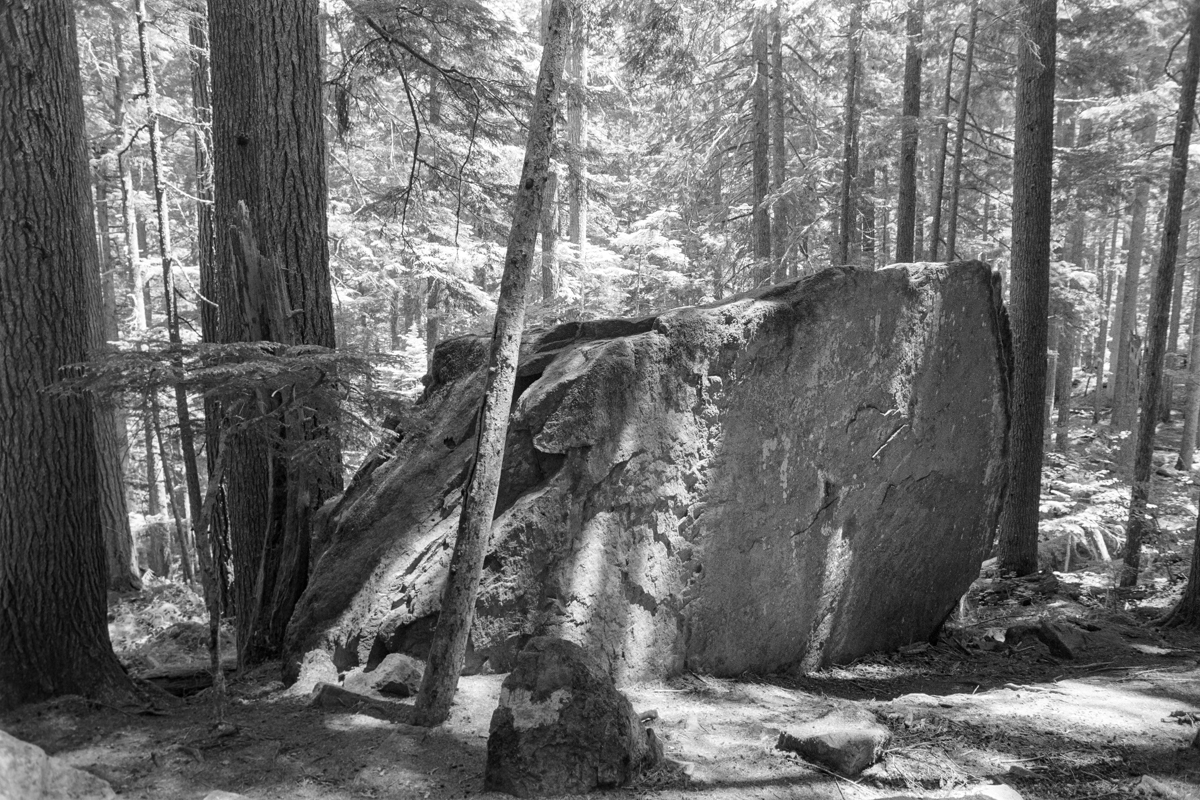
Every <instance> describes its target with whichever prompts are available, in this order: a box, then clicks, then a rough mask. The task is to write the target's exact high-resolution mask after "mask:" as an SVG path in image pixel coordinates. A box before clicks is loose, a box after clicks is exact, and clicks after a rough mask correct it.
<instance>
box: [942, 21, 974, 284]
mask: <svg viewBox="0 0 1200 800" xmlns="http://www.w3.org/2000/svg"><path fill="white" fill-rule="evenodd" d="M978 24H979V0H975V2H974V4H973V5H972V6H971V23H970V28H969V29H968V32H967V54H966V60H965V62H964V63H963V76H962V89H960V90H959V95H958V124H957V127H956V129H955V132H954V170H953V172H951V174H950V209H949V212H950V213H949V214H948V219H947V226H946V227H947V229H946V260H947V261H954V260H955V259H957V258H958V250H957V243H958V197H959V191H960V189H961V187H962V162H963V143H964V142H965V141H966V137H967V110H968V108H969V107H970V105H971V71H972V69H973V68H974V66H975V31H976V28H977V27H978Z"/></svg>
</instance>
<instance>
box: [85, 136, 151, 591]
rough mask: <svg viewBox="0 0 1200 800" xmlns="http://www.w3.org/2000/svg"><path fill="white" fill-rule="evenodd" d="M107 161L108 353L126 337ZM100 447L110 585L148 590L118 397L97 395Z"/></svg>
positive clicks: (103, 214)
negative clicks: (128, 492)
mask: <svg viewBox="0 0 1200 800" xmlns="http://www.w3.org/2000/svg"><path fill="white" fill-rule="evenodd" d="M111 160H112V159H108V158H104V159H102V160H101V162H100V165H99V167H98V169H97V170H96V225H97V227H98V228H99V234H100V237H99V242H98V244H99V254H100V299H101V305H100V307H98V308H96V309H95V310H94V313H95V315H96V317H97V324H98V325H99V326H100V331H99V332H98V333H97V336H98V338H99V341H100V342H102V343H103V344H102V347H103V350H104V351H108V350H109V349H110V345H109V344H108V343H109V342H115V341H117V340H118V339H120V338H121V332H120V329H119V326H118V321H117V292H116V276H117V261H118V259H117V258H116V256H115V254H114V253H113V252H112V246H111V242H112V237H110V236H109V215H108V172H107V169H106V164H107V163H108V162H109V161H111ZM96 447H97V455H98V458H99V461H98V465H99V471H100V518H101V521H102V525H103V526H104V543H105V551H106V558H105V560H106V562H107V564H108V588H109V591H113V592H131V591H137V590H138V589H141V588H142V579H141V578H140V577H139V576H138V568H137V552H136V550H135V548H134V546H133V533H132V532H131V530H130V528H129V508H128V505H127V501H126V497H125V467H126V465H127V461H128V459H127V457H126V454H127V453H128V452H129V431H128V428H127V425H126V419H125V410H124V409H123V408H122V407H121V405H120V404H119V403H118V402H117V401H116V400H114V399H113V398H107V397H97V398H96Z"/></svg>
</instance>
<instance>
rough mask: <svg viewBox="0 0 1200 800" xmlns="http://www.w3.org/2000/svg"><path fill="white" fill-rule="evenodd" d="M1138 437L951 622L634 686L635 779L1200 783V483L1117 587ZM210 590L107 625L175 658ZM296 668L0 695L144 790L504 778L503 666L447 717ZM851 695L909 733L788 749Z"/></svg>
mask: <svg viewBox="0 0 1200 800" xmlns="http://www.w3.org/2000/svg"><path fill="white" fill-rule="evenodd" d="M1169 434H1170V430H1168V436H1169ZM1176 435H1177V433H1176ZM1118 444H1119V443H1118V442H1111V441H1106V440H1105V439H1104V437H1103V436H1102V435H1101V434H1097V433H1095V432H1094V431H1092V430H1091V429H1086V428H1084V429H1082V432H1081V433H1080V435H1079V436H1077V437H1076V438H1075V439H1074V441H1073V442H1072V448H1071V451H1070V453H1069V454H1064V455H1060V454H1050V455H1049V456H1048V458H1047V465H1046V471H1045V480H1044V487H1045V494H1044V496H1043V504H1042V516H1043V529H1042V534H1043V543H1042V545H1043V554H1044V556H1045V558H1046V560H1047V561H1050V562H1053V563H1054V564H1055V565H1056V566H1057V567H1058V571H1057V572H1051V571H1046V572H1044V573H1043V574H1042V575H1040V576H1035V577H1034V578H1031V579H1025V580H1017V579H1013V578H1001V577H999V576H997V575H995V574H994V572H993V571H989V570H988V569H987V568H986V566H985V570H984V572H983V573H982V575H981V578H980V580H979V581H977V582H976V584H975V585H974V587H973V588H972V591H971V593H970V594H969V595H968V596H967V597H966V598H964V601H963V603H962V604H961V605H960V608H959V610H958V612H957V613H956V614H955V616H954V617H953V618H952V620H951V622H950V623H949V624H948V625H947V626H946V628H945V629H944V630H943V631H942V632H941V635H940V636H939V637H938V639H937V641H936V642H935V643H932V644H926V643H920V644H918V645H915V646H912V647H910V648H906V650H907V652H901V653H893V654H882V655H876V656H872V657H868V658H864V659H861V660H860V661H858V662H856V663H854V664H851V665H847V666H843V667H839V668H834V669H829V670H825V671H822V672H818V673H809V674H806V675H804V674H798V673H797V674H793V673H780V674H775V675H766V676H752V675H746V676H742V677H741V678H740V679H737V680H720V679H714V678H711V677H705V676H698V675H684V676H680V677H678V678H674V679H671V680H668V681H665V682H661V683H655V684H643V685H635V686H627V687H623V688H624V689H625V691H626V692H627V694H628V695H629V697H630V699H631V700H632V701H633V704H634V707H635V708H636V709H638V710H639V711H649V710H654V711H656V712H657V719H655V720H654V721H653V722H652V723H651V725H652V726H653V727H654V728H655V730H656V732H657V734H658V736H659V737H660V738H661V739H662V740H663V742H664V745H665V749H666V753H667V756H668V757H669V758H670V759H671V761H670V762H669V763H667V764H665V765H663V766H662V767H660V768H658V769H656V770H655V771H653V772H651V773H649V774H647V775H645V776H643V778H642V779H641V780H640V781H639V782H638V783H637V784H635V785H633V786H631V787H628V788H626V789H623V790H620V791H619V792H618V794H621V795H636V796H638V797H647V798H661V799H662V800H682V799H683V798H762V799H763V800H766V799H767V798H772V799H773V798H823V799H824V798H828V799H829V800H852V799H855V798H861V799H864V800H865V799H866V798H880V797H891V796H895V795H897V794H909V793H912V794H919V795H920V796H927V797H938V796H945V795H947V794H950V793H952V792H953V791H956V790H957V791H961V790H963V789H966V788H971V787H975V786H979V785H981V784H986V783H995V782H1004V783H1007V784H1009V785H1011V786H1012V787H1014V788H1015V789H1017V790H1018V791H1019V792H1020V793H1021V795H1022V796H1023V797H1025V798H1030V799H1034V798H1037V799H1041V798H1045V799H1046V800H1049V799H1050V798H1124V797H1144V796H1157V797H1165V798H1195V799H1196V800H1200V749H1198V748H1197V747H1195V746H1192V744H1191V743H1192V741H1193V739H1195V738H1196V737H1197V736H1198V729H1200V725H1198V724H1197V723H1198V721H1200V634H1198V633H1197V632H1188V631H1182V630H1178V629H1166V630H1164V629H1161V628H1159V627H1156V626H1155V625H1153V620H1154V619H1155V618H1157V617H1158V616H1159V615H1161V614H1162V612H1163V611H1164V610H1165V609H1167V608H1169V607H1170V606H1171V604H1172V603H1173V602H1174V599H1175V598H1177V597H1178V593H1179V591H1180V590H1181V589H1182V585H1183V580H1184V578H1185V576H1186V567H1187V564H1188V560H1189V559H1190V555H1191V547H1192V538H1193V530H1194V525H1195V515H1196V507H1195V501H1194V499H1193V498H1194V493H1195V487H1194V485H1193V483H1192V476H1190V475H1186V474H1183V473H1177V472H1175V471H1174V470H1173V469H1171V468H1170V467H1169V466H1164V467H1163V468H1162V469H1161V470H1160V474H1159V475H1158V477H1157V479H1156V485H1155V493H1154V499H1155V502H1156V505H1157V509H1156V510H1157V513H1158V517H1159V519H1158V522H1159V529H1160V532H1159V533H1158V534H1157V535H1156V536H1155V537H1153V539H1152V541H1151V542H1149V548H1148V552H1147V561H1148V562H1149V567H1148V568H1147V570H1146V572H1145V575H1144V580H1143V582H1142V586H1141V587H1139V588H1137V589H1135V590H1131V591H1121V590H1118V589H1115V588H1114V575H1115V570H1114V565H1113V564H1112V563H1111V562H1108V561H1105V560H1104V559H1103V558H1102V556H1101V554H1100V553H1099V552H1098V551H1099V550H1100V546H1099V544H1098V540H1104V541H1106V542H1107V543H1108V546H1110V547H1112V548H1114V550H1115V548H1116V547H1118V546H1119V544H1120V529H1121V523H1122V522H1123V518H1122V507H1123V506H1124V505H1125V504H1126V503H1127V502H1128V487H1127V485H1126V484H1124V483H1122V482H1121V481H1120V479H1119V478H1118V476H1117V474H1116V471H1115V462H1114V461H1113V448H1114V447H1116V446H1117V445H1118ZM1164 460H1167V459H1166V457H1165V456H1164ZM1171 460H1173V459H1171ZM1068 553H1069V554H1070V555H1069V556H1068ZM200 613H201V607H200V604H199V600H198V598H196V597H195V595H194V594H192V593H191V592H190V591H189V590H187V589H185V588H183V587H180V586H178V585H177V584H172V583H167V582H161V583H156V584H154V585H151V586H150V587H148V588H147V590H146V591H144V592H143V593H141V595H138V596H136V597H132V598H123V599H121V600H120V601H119V602H116V603H114V605H113V606H112V610H111V613H110V617H111V620H112V621H111V624H110V629H111V630H112V632H113V638H114V642H115V645H116V647H117V649H118V652H119V655H121V657H122V659H123V660H124V661H125V663H126V664H127V665H129V666H130V668H131V671H133V672H135V673H139V674H144V673H146V672H152V671H154V670H160V671H161V670H162V669H164V668H170V667H172V666H181V665H186V664H188V663H192V662H194V661H197V660H202V659H203V650H202V645H201V642H202V637H201V635H200V632H199V628H200V626H199V624H198V622H197V620H198V619H199V617H200ZM1043 620H1046V621H1051V622H1058V623H1061V624H1064V625H1066V626H1068V628H1069V629H1070V630H1071V631H1074V632H1075V633H1076V641H1075V645H1074V650H1075V652H1074V653H1073V654H1072V656H1073V657H1070V658H1068V657H1065V655H1063V654H1062V653H1061V652H1060V653H1057V654H1052V653H1051V651H1050V649H1048V647H1047V645H1046V644H1045V643H1044V642H1043V641H1042V640H1041V639H1039V638H1038V636H1036V635H1033V634H1032V633H1031V631H1032V629H1033V627H1036V626H1037V625H1038V624H1039V623H1040V622H1041V621H1043ZM227 644H231V641H228V640H227ZM278 672H279V670H278V665H265V666H263V667H260V668H258V669H256V670H254V671H253V672H251V673H250V674H248V675H244V676H238V677H234V678H232V679H231V680H230V683H229V686H228V689H229V695H228V700H227V702H225V703H223V704H222V706H221V708H217V707H215V706H214V704H213V701H212V699H211V697H210V694H211V693H208V692H201V693H199V694H196V695H192V696H190V697H188V698H187V699H185V700H175V699H171V698H167V697H165V696H164V697H161V698H160V700H159V701H157V702H156V703H154V704H153V705H151V706H147V707H142V708H136V707H134V708H120V709H118V708H113V707H108V706H102V705H98V704H96V703H93V702H90V701H86V700H83V699H80V698H65V699H60V700H57V701H53V702H49V703H44V704H41V705H36V706H30V707H26V708H24V709H22V710H20V711H18V712H15V713H12V714H9V715H6V716H3V717H0V728H3V729H4V730H6V731H8V732H10V733H12V734H13V735H15V736H17V737H19V738H22V739H25V740H27V741H31V742H34V743H36V744H38V745H40V746H42V747H44V748H45V749H46V750H47V751H48V752H50V753H52V754H56V755H58V756H60V757H62V758H63V759H65V760H66V761H67V762H68V763H70V764H72V765H74V766H77V767H80V768H83V769H86V770H88V771H90V772H92V773H94V774H96V775H98V776H100V777H102V778H104V779H106V780H108V781H109V782H110V783H111V784H112V786H113V788H114V789H115V790H116V791H117V792H118V793H119V794H120V796H121V797H128V798H182V799H184V800H186V799H188V798H203V797H204V796H205V795H206V794H207V793H208V792H210V791H212V790H215V789H223V790H226V791H232V792H238V793H241V794H244V795H246V796H248V797H252V798H263V799H264V800H265V799H266V798H280V799H281V798H300V799H309V798H311V799H312V800H317V799H318V798H320V799H321V800H333V799H334V798H339V799H340V798H457V797H464V798H465V797H471V798H481V800H482V799H483V798H489V797H502V795H492V794H488V793H484V792H483V788H482V787H483V769H484V759H485V753H486V747H487V732H488V723H489V720H490V717H491V713H492V711H493V709H494V708H495V706H496V701H497V697H498V695H499V689H500V682H501V681H502V680H503V676H495V675H492V676H472V677H465V678H464V679H463V680H462V682H461V684H460V690H459V695H458V698H457V700H456V704H455V707H454V709H453V713H452V715H451V717H450V720H449V721H448V723H447V724H445V725H443V726H441V727H439V728H436V729H432V730H430V729H425V728H418V727H414V726H412V725H409V724H407V723H406V722H405V719H407V718H408V715H409V710H410V706H409V704H408V702H406V701H389V702H387V703H384V704H383V705H375V706H372V707H359V708H357V709H337V710H332V709H322V708H314V707H311V706H309V705H308V704H307V702H306V701H307V697H306V696H304V695H296V694H294V693H290V692H289V691H287V690H285V689H284V687H283V686H282V684H281V683H280V682H279V681H278ZM851 702H854V703H861V704H863V705H865V706H866V707H867V708H870V709H871V710H872V711H874V712H875V713H876V715H877V716H878V718H879V719H880V720H881V721H883V722H885V723H886V724H887V725H888V726H889V727H890V728H891V729H892V732H893V735H894V738H893V742H892V744H891V746H890V748H889V749H888V751H887V754H886V757H885V759H884V760H883V761H882V762H881V763H880V764H878V765H876V766H875V767H872V768H871V769H869V770H868V771H867V772H866V773H864V774H863V776H861V777H860V778H858V779H856V780H854V781H851V780H848V779H845V778H842V777H838V776H836V775H833V774H831V773H829V772H827V771H825V770H823V769H821V768H819V767H817V766H814V765H812V764H809V763H806V762H805V761H803V760H801V759H800V758H799V757H797V756H796V755H794V754H791V753H787V752H784V751H781V750H777V749H775V742H776V740H777V738H778V736H779V733H780V731H782V730H785V729H787V728H789V727H790V726H793V725H795V724H797V723H800V722H804V721H806V720H809V719H812V718H814V717H816V716H818V715H819V714H821V713H822V712H824V711H826V710H828V709H831V708H833V707H835V706H837V705H839V704H844V703H851Z"/></svg>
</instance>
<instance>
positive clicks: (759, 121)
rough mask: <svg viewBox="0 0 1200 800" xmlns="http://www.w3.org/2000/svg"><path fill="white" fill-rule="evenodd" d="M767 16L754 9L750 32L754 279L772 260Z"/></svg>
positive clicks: (764, 275) (765, 272)
mask: <svg viewBox="0 0 1200 800" xmlns="http://www.w3.org/2000/svg"><path fill="white" fill-rule="evenodd" d="M770 25H771V22H770V17H769V16H768V14H767V12H766V11H762V10H759V11H756V12H755V15H754V30H753V32H752V33H751V45H752V50H753V56H754V90H753V93H752V98H753V115H754V129H753V137H754V141H753V152H754V156H753V158H752V159H751V172H752V173H753V175H752V178H753V181H752V182H753V184H754V198H753V203H754V211H753V215H752V216H753V228H754V257H755V258H756V259H758V260H759V264H760V270H762V271H761V272H760V273H759V274H758V275H756V278H757V279H758V281H757V282H760V281H761V280H762V279H765V278H767V277H769V276H770V274H771V272H770V262H771V212H770V210H769V209H768V208H767V195H768V194H769V193H770V191H771V170H770V152H771V142H770V130H771V127H770V106H771V93H770V88H769V80H768V74H769V71H770V56H769V50H768V47H767V38H768V34H769V32H770V30H769V29H770Z"/></svg>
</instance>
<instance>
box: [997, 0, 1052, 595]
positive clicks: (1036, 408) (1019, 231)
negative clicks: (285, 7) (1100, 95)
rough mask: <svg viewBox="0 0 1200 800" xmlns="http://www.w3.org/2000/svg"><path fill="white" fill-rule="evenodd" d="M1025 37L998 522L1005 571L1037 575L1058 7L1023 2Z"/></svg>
mask: <svg viewBox="0 0 1200 800" xmlns="http://www.w3.org/2000/svg"><path fill="white" fill-rule="evenodd" d="M1021 12H1022V13H1021V18H1022V22H1023V23H1024V24H1025V25H1026V26H1027V35H1025V36H1022V37H1020V44H1019V46H1018V57H1017V80H1016V125H1015V141H1014V144H1013V231H1012V247H1013V255H1012V283H1011V287H1012V289H1011V297H1010V300H1009V315H1010V318H1011V320H1012V329H1013V331H1015V332H1017V333H1018V335H1015V336H1014V337H1013V366H1014V370H1013V388H1012V402H1011V405H1010V408H1011V414H1012V428H1011V432H1010V434H1009V461H1008V475H1009V478H1008V492H1007V497H1006V498H1005V503H1004V512H1003V513H1002V514H1001V517H1000V532H999V539H1000V540H999V558H1000V567H1001V569H1004V570H1007V571H1013V572H1016V573H1017V574H1019V575H1027V574H1029V573H1031V572H1035V571H1036V570H1037V543H1038V503H1039V501H1040V499H1041V482H1042V430H1043V416H1042V398H1043V396H1044V395H1045V388H1046V314H1047V309H1048V307H1049V301H1050V217H1051V213H1050V212H1051V200H1050V188H1051V183H1052V180H1053V163H1054V51H1055V25H1056V22H1057V20H1056V13H1057V2H1056V0H1021Z"/></svg>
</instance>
